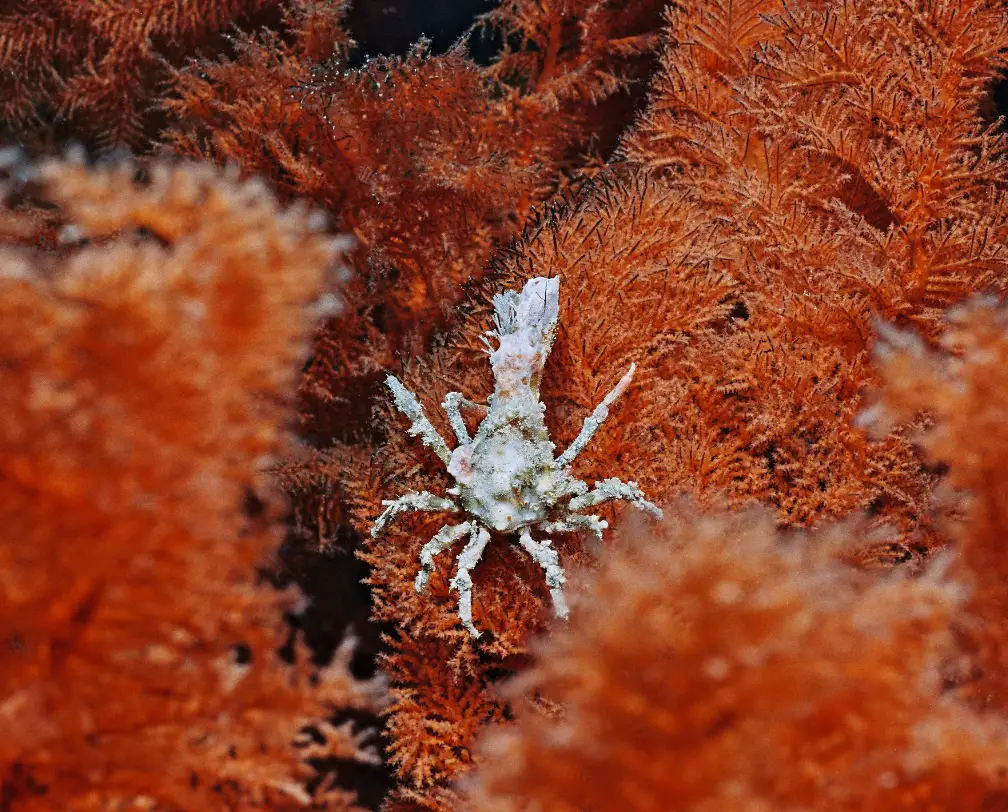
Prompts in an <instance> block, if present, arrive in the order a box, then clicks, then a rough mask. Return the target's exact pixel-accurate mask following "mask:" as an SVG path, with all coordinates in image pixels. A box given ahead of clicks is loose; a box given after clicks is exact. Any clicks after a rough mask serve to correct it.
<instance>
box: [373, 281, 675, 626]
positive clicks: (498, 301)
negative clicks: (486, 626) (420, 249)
mask: <svg viewBox="0 0 1008 812" xmlns="http://www.w3.org/2000/svg"><path fill="white" fill-rule="evenodd" d="M493 305H494V316H493V320H494V329H493V330H490V331H488V332H487V334H486V335H487V336H488V337H489V338H491V339H496V340H497V342H498V346H497V348H496V349H494V348H493V347H492V345H491V344H490V342H489V341H486V344H487V348H488V350H489V353H490V365H491V367H492V369H493V376H494V391H493V394H492V395H490V396H489V397H488V398H487V405H485V406H484V405H482V404H479V403H475V402H473V401H471V400H469V399H467V398H465V397H463V396H462V395H461V394H460V393H458V392H449V393H448V395H447V396H446V397H445V399H444V402H443V403H442V404H441V405H442V408H444V410H445V413H446V414H447V415H448V421H449V423H450V424H451V428H452V431H453V432H454V434H455V437H456V439H457V441H458V445H457V446H456V447H455V449H454V450H451V449H449V448H448V444H447V443H446V442H445V440H444V438H443V437H441V435H440V434H439V433H438V431H437V429H435V428H434V426H433V425H432V424H431V422H430V420H428V418H427V416H426V415H425V414H424V411H423V407H422V406H421V405H420V402H419V401H418V400H417V398H416V396H415V395H414V394H413V393H412V392H410V391H409V390H408V389H406V387H405V386H403V384H402V383H401V382H400V381H399V379H398V378H396V377H395V376H394V375H389V376H388V377H387V378H386V379H385V382H386V384H387V385H388V387H389V389H391V390H392V394H393V396H394V398H395V405H396V407H397V408H398V409H399V411H401V412H402V413H403V414H404V415H406V416H407V417H408V418H410V419H411V420H412V421H413V423H412V425H411V426H410V429H409V433H410V434H411V435H413V436H419V437H420V439H421V441H422V442H423V444H424V445H426V446H428V447H429V448H431V449H432V450H433V451H434V453H435V454H437V455H438V457H440V458H441V461H442V462H444V463H445V465H446V466H447V467H448V473H449V474H451V475H452V477H453V478H454V479H455V482H456V484H455V486H453V487H451V488H449V489H448V494H449V495H450V496H451V497H452V498H445V497H441V496H437V495H435V494H432V493H429V492H428V491H412V492H410V493H406V494H404V495H402V496H400V497H399V498H398V499H392V500H385V501H383V502H382V504H384V505H385V506H386V507H385V510H384V511H383V512H382V514H381V515H380V516H379V517H378V518H377V519H376V520H375V523H374V526H373V527H372V528H371V536H372V537H376V536H377V535H378V534H379V533H381V532H382V530H383V529H384V528H385V527H386V525H388V523H389V522H390V521H392V520H393V519H394V518H395V517H396V516H397V515H399V514H400V513H403V512H405V511H430V512H441V511H444V512H449V513H460V512H461V513H464V514H465V515H466V518H465V520H464V521H462V522H459V523H457V524H452V523H449V524H446V525H445V526H444V527H442V528H441V529H440V530H439V531H438V532H437V533H436V534H435V535H434V537H433V538H431V539H430V541H428V542H427V543H426V544H425V545H424V546H423V549H422V550H421V551H420V572H419V573H418V574H417V578H416V590H417V592H421V591H423V589H424V587H425V585H426V583H427V580H428V578H429V577H430V575H431V573H432V572H433V571H434V557H435V556H437V555H438V554H439V553H441V552H443V551H444V550H446V549H448V548H449V547H450V546H451V545H452V544H454V543H455V542H457V541H459V540H460V539H462V538H464V537H466V536H468V537H469V542H468V543H467V544H466V546H465V547H464V548H463V550H462V552H461V553H460V554H459V556H458V569H457V572H456V575H455V577H454V578H453V579H452V581H451V588H452V589H457V590H458V593H459V610H458V613H459V618H460V619H461V620H462V625H463V626H465V628H466V629H468V630H469V632H470V633H471V634H472V635H473V636H474V637H479V634H480V633H479V631H478V630H477V629H476V627H475V625H473V621H472V578H471V577H470V574H469V573H470V572H471V571H472V569H473V568H474V567H475V566H476V564H477V563H478V562H479V560H480V558H481V556H482V554H483V550H484V548H485V547H486V546H487V544H488V543H489V542H490V531H491V530H493V531H496V532H498V533H506V534H515V533H516V534H518V543H519V544H520V545H521V547H522V548H523V549H524V550H525V551H526V552H528V554H529V555H530V556H532V558H533V559H534V560H535V561H536V563H537V564H539V566H540V567H542V569H543V571H544V572H545V575H546V583H547V585H548V586H549V588H550V595H551V596H552V599H553V609H554V614H555V615H556V616H557V617H560V618H566V617H567V615H568V608H567V602H566V599H565V597H564V592H563V585H564V582H565V580H566V579H565V576H564V570H563V567H562V566H561V565H560V560H559V556H558V555H557V552H556V550H554V549H553V548H552V547H551V546H550V540H549V539H548V538H546V539H543V540H536V539H534V538H533V537H532V530H533V528H535V529H536V530H540V531H542V532H543V533H545V534H547V535H549V534H552V533H568V532H577V531H581V530H587V531H589V532H591V533H593V534H594V535H595V536H596V537H597V538H598V539H600V540H601V538H602V531H603V530H604V529H605V528H606V527H607V526H608V523H607V522H606V521H604V520H603V519H600V518H599V517H598V516H595V515H591V514H585V513H582V512H581V511H584V510H587V509H589V508H593V507H595V506H597V505H600V504H602V503H603V502H608V501H614V500H620V499H622V500H626V501H627V502H630V503H631V504H633V505H635V506H636V507H638V508H640V509H641V510H643V511H646V512H647V513H649V514H651V515H652V516H654V517H655V518H658V519H660V518H661V517H662V511H661V510H660V509H659V508H658V507H656V506H655V505H653V504H652V503H651V502H649V501H648V500H647V499H645V498H644V494H643V493H642V492H641V489H640V488H639V487H638V486H637V484H636V483H635V482H623V481H621V480H619V479H615V478H613V479H606V480H603V481H599V482H596V483H595V487H594V488H591V489H590V488H589V487H588V485H587V484H586V483H584V482H582V481H581V480H580V479H577V478H575V477H574V476H572V475H571V473H570V466H571V463H572V462H573V461H574V459H575V457H577V455H578V454H579V453H581V451H582V450H583V449H584V448H585V446H586V445H587V444H588V442H589V440H591V438H592V435H594V434H595V432H596V431H597V430H598V428H599V426H601V425H602V423H603V422H604V421H605V419H606V418H607V417H608V416H609V407H610V406H611V405H612V404H613V403H614V402H615V401H616V399H617V398H619V397H620V395H622V394H623V392H624V391H625V390H626V388H627V387H628V386H629V385H630V381H631V380H632V378H633V373H634V368H635V367H634V365H633V364H631V365H630V369H629V370H628V371H627V373H626V374H625V375H624V376H623V378H622V379H621V380H620V381H619V383H618V384H616V386H615V387H614V388H613V389H612V391H610V392H609V394H608V395H606V396H605V398H603V400H602V402H601V403H600V404H599V405H598V406H596V407H595V410H594V411H593V412H592V414H591V415H590V416H589V417H587V418H586V419H585V421H584V424H583V425H582V427H581V431H580V433H579V434H578V436H577V437H576V438H575V440H574V442H573V443H571V445H570V447H569V448H568V449H567V450H566V451H564V452H563V453H562V454H561V455H560V456H559V457H554V456H553V452H554V450H555V448H556V446H555V445H554V444H553V442H552V441H551V440H550V438H549V432H548V431H547V429H546V421H545V412H546V407H545V406H544V405H543V403H542V401H541V400H540V399H539V384H540V381H541V378H542V371H543V366H544V365H545V363H546V357H547V356H548V355H549V352H550V349H551V348H552V346H553V340H554V337H555V335H556V325H557V318H558V316H559V312H560V280H559V279H556V278H552V279H547V278H544V277H536V278H534V279H530V280H529V281H528V282H527V283H526V284H525V286H524V288H523V289H522V291H521V293H516V292H514V291H507V292H506V293H502V294H498V295H496V296H494V299H493ZM463 407H464V408H467V409H472V410H476V411H481V412H484V413H485V416H484V417H483V420H482V422H481V423H480V424H479V426H478V427H477V430H476V434H475V436H473V437H470V436H469V432H468V429H467V427H466V425H465V422H464V421H463V419H462V412H461V410H462V408H463Z"/></svg>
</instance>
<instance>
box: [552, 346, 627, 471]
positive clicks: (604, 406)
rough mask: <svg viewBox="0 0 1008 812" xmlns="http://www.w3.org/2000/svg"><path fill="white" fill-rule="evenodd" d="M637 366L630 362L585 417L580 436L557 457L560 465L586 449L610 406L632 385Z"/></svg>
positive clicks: (569, 461) (568, 461)
mask: <svg viewBox="0 0 1008 812" xmlns="http://www.w3.org/2000/svg"><path fill="white" fill-rule="evenodd" d="M636 368H637V365H636V364H630V369H628V370H627V373H626V375H624V376H623V377H622V378H620V382H619V383H618V384H616V386H614V387H613V388H612V391H611V392H609V394H608V395H606V396H605V397H604V398H602V402H601V403H600V404H599V405H598V406H596V407H595V411H594V412H592V413H591V414H590V415H589V416H588V417H586V418H585V421H584V424H583V425H582V426H581V431H580V432H579V433H578V436H577V437H575V438H574V442H573V443H571V444H570V448H568V449H567V450H566V451H564V453H563V454H561V455H560V456H559V457H557V465H558V466H560V467H561V468H566V467H567V466H568V465H570V464H571V461H572V460H573V459H574V458H575V457H576V456H577V455H578V454H580V453H581V452H582V451H584V448H585V446H586V445H588V442H589V441H590V440H591V438H592V436H593V435H594V434H595V432H596V431H598V430H599V426H601V425H602V424H603V423H604V422H605V419H606V418H607V417H609V407H610V406H612V405H613V403H615V402H616V399H617V398H618V397H619V396H620V395H622V394H623V393H624V392H625V391H626V388H627V387H628V386H629V385H630V381H631V380H633V374H634V370H635V369H636Z"/></svg>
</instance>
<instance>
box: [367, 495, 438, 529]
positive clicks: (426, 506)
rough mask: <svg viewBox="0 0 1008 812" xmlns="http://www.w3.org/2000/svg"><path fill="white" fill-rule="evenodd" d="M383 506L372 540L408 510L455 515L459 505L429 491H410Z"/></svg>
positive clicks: (384, 501)
mask: <svg viewBox="0 0 1008 812" xmlns="http://www.w3.org/2000/svg"><path fill="white" fill-rule="evenodd" d="M382 504H383V505H385V506H386V507H385V510H383V511H382V513H381V515H380V516H379V517H378V518H377V519H375V523H374V526H373V527H372V528H371V538H377V536H378V534H379V533H380V532H381V531H382V530H384V529H385V525H387V524H388V523H389V522H390V521H392V520H393V519H394V518H395V517H396V516H398V515H399V514H400V513H405V512H406V511H407V510H422V511H427V512H429V513H437V512H438V511H441V510H447V511H451V512H452V513H454V512H455V511H457V510H458V505H456V504H455V503H454V502H453V501H452V500H451V499H445V498H444V497H442V496H435V495H434V494H432V493H430V492H428V491H410V492H409V493H404V494H403V495H402V496H400V497H399V498H398V499H383V500H382Z"/></svg>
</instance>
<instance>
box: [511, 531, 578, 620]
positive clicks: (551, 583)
mask: <svg viewBox="0 0 1008 812" xmlns="http://www.w3.org/2000/svg"><path fill="white" fill-rule="evenodd" d="M518 543H519V544H520V545H521V546H522V549H524V550H525V551H526V552H527V553H528V554H529V555H530V556H532V558H533V560H534V561H535V562H536V563H537V564H538V565H539V566H540V567H542V568H543V571H544V572H545V573H546V585H547V586H548V587H549V588H550V596H551V597H552V598H553V614H554V615H556V616H557V617H559V618H563V619H564V620H566V619H567V616H568V615H569V614H570V609H568V607H567V599H566V598H565V597H564V593H563V585H564V583H565V582H566V581H567V578H566V576H565V575H564V571H563V567H561V566H560V556H559V555H557V551H556V550H554V549H553V548H552V547H550V546H549V542H547V541H536V540H535V539H533V538H532V534H531V533H530V532H529V530H528V528H527V527H525V528H523V529H522V531H521V537H520V538H519V539H518Z"/></svg>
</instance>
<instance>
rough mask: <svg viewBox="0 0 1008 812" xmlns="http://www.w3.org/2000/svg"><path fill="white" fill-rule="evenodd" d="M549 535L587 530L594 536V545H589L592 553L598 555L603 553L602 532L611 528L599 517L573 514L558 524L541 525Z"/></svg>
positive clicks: (545, 523) (557, 522) (544, 523)
mask: <svg viewBox="0 0 1008 812" xmlns="http://www.w3.org/2000/svg"><path fill="white" fill-rule="evenodd" d="M540 526H541V527H542V529H543V530H545V531H546V532H547V533H576V532H577V531H578V530H587V531H588V532H589V533H591V534H592V539H593V540H594V543H593V544H590V545H589V548H590V549H591V551H592V552H593V553H594V554H595V555H598V554H599V553H600V552H602V542H603V537H602V531H603V530H605V529H606V528H607V527H608V526H609V522H607V521H606V520H605V519H600V518H599V517H598V516H578V515H576V514H571V515H569V516H567V517H566V518H564V519H561V520H559V521H556V522H543V523H542V525H540Z"/></svg>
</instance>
